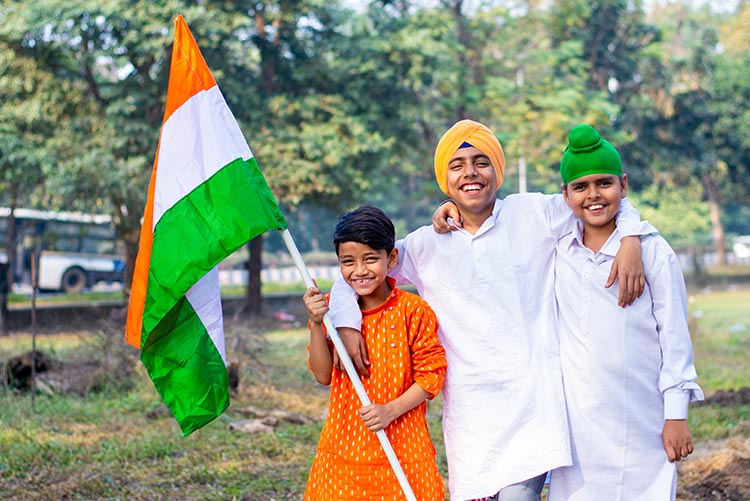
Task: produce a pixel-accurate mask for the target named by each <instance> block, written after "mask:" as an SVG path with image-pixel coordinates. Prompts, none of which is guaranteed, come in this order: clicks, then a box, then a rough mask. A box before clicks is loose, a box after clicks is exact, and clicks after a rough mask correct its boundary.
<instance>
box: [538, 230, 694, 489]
mask: <svg viewBox="0 0 750 501" xmlns="http://www.w3.org/2000/svg"><path fill="white" fill-rule="evenodd" d="M582 242H583V240H582V238H581V230H580V227H577V228H576V231H575V232H573V233H572V234H570V235H568V236H566V237H564V238H562V239H561V240H560V242H559V244H558V249H557V257H556V270H557V279H556V285H555V291H556V297H557V300H558V303H559V306H558V307H559V313H560V322H559V324H560V354H561V361H562V368H563V381H564V386H565V397H566V402H567V406H568V416H569V420H570V428H571V440H572V443H573V466H570V467H566V468H560V469H557V470H555V471H553V472H552V479H551V482H550V496H549V499H550V500H551V501H556V500H600V499H606V500H607V501H617V500H622V501H625V500H636V499H637V500H643V501H652V500H653V501H664V500H669V499H674V497H675V486H676V478H677V472H676V468H675V464H674V463H669V462H668V461H667V455H666V453H665V452H664V448H663V446H662V441H661V431H662V427H663V426H664V420H665V419H685V418H687V407H688V402H689V401H690V400H700V399H702V398H703V393H702V392H701V390H700V387H699V386H698V385H697V384H695V382H694V381H695V379H696V378H697V375H696V372H695V368H694V366H693V356H692V353H693V352H692V344H691V341H690V334H689V332H688V324H687V298H686V292H685V281H684V279H683V275H682V271H681V270H680V266H679V263H678V260H677V257H676V256H675V254H674V252H673V251H672V249H671V247H670V246H669V244H668V243H667V242H666V240H664V239H663V238H662V237H660V236H658V235H652V236H648V237H645V238H643V239H642V240H641V250H642V256H643V265H644V272H645V275H646V282H647V286H646V289H645V291H644V293H643V295H642V296H641V297H640V298H638V299H637V300H636V301H635V303H633V304H632V305H631V306H629V307H627V308H620V307H619V306H617V301H616V300H617V294H618V291H617V289H616V288H612V289H604V288H602V287H598V284H600V283H601V282H602V281H604V280H606V278H607V276H608V275H609V272H610V268H611V266H612V260H613V258H614V255H615V254H616V253H617V250H618V249H619V247H620V234H619V233H618V231H617V230H615V232H614V233H613V234H612V235H611V236H610V239H609V240H608V241H607V243H606V244H605V245H604V246H603V247H602V249H601V250H600V251H599V252H598V253H596V254H595V253H594V252H592V251H591V250H590V249H588V248H586V247H585V246H584V245H583V243H582Z"/></svg>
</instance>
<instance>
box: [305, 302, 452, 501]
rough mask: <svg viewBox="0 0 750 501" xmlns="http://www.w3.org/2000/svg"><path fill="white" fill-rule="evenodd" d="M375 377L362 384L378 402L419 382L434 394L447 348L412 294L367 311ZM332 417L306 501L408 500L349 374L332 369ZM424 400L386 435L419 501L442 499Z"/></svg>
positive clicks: (433, 319)
mask: <svg viewBox="0 0 750 501" xmlns="http://www.w3.org/2000/svg"><path fill="white" fill-rule="evenodd" d="M362 316H363V318H362V335H363V336H364V337H365V342H366V343H367V350H368V353H369V356H370V376H369V377H367V378H362V379H361V380H362V384H363V386H364V388H365V390H366V391H367V395H368V396H369V397H370V400H371V401H372V402H373V403H378V404H385V403H387V402H390V401H391V400H393V399H395V398H396V397H398V396H399V395H401V394H402V393H404V392H405V391H406V390H407V389H408V388H409V387H410V386H411V385H412V384H413V383H414V382H416V383H417V384H419V386H421V387H422V388H423V389H424V390H425V391H427V392H428V393H429V394H430V395H431V398H432V397H434V396H435V395H437V393H438V392H439V391H440V388H441V386H442V384H443V380H444V378H445V371H446V366H447V364H446V361H445V350H444V349H443V347H442V345H441V344H440V340H439V339H438V335H437V319H436V317H435V314H434V313H433V311H432V309H431V308H430V307H429V306H428V304H427V302H425V301H424V300H423V299H422V298H420V297H419V296H417V295H415V294H411V293H408V292H404V291H402V290H399V289H393V291H392V292H391V295H390V297H389V298H388V300H386V302H385V303H383V304H382V305H380V306H379V307H378V308H375V309H373V310H368V311H363V312H362ZM330 391H331V395H330V400H329V404H328V417H327V418H326V422H325V425H324V426H323V431H322V432H321V435H320V441H319V443H318V452H317V454H316V456H315V460H314V461H313V465H312V470H311V471H310V477H309V479H308V482H307V488H306V490H305V500H306V501H337V500H340V501H358V500H361V501H373V500H378V501H381V500H382V501H388V500H393V501H396V500H398V501H403V499H404V494H403V492H402V490H401V486H400V485H399V483H398V479H397V478H396V475H395V473H393V470H392V468H391V466H390V463H389V462H388V458H387V457H386V455H385V452H383V449H382V447H381V445H380V442H379V441H378V439H377V436H376V435H375V433H374V432H372V431H370V430H369V429H368V428H367V427H366V426H365V425H364V422H363V421H362V419H360V417H359V409H360V408H361V407H362V404H361V402H360V401H359V397H357V394H356V393H355V391H354V387H353V385H352V384H351V381H349V377H348V376H347V375H346V373H345V372H343V371H339V370H338V369H336V368H334V369H333V379H332V381H331V387H330ZM426 408H427V406H426V403H425V402H422V403H421V404H420V405H418V406H417V407H415V408H414V409H412V410H411V411H409V412H406V413H405V414H403V415H401V416H400V417H399V418H397V419H396V420H394V421H393V422H392V423H391V424H390V425H388V427H387V428H385V433H386V435H387V436H388V440H389V441H390V442H391V445H392V446H393V450H394V451H395V453H396V456H397V457H398V459H399V462H400V463H401V467H402V468H403V470H404V473H405V474H406V478H407V479H408V480H409V484H410V485H411V488H412V490H413V491H414V494H415V496H416V497H417V499H418V500H419V501H443V500H444V499H445V490H444V488H443V480H442V478H441V476H440V473H439V472H438V469H437V463H436V460H435V447H434V446H433V445H432V440H431V439H430V435H429V431H428V429H427V422H426V420H425V411H426Z"/></svg>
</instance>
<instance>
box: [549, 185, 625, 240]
mask: <svg viewBox="0 0 750 501" xmlns="http://www.w3.org/2000/svg"><path fill="white" fill-rule="evenodd" d="M627 191H628V177H627V174H623V175H622V181H620V178H619V177H618V176H615V175H613V174H591V175H589V176H583V177H579V178H578V179H575V180H573V181H571V182H569V183H568V184H567V186H566V187H564V188H563V196H564V197H565V202H566V203H567V204H568V206H569V207H570V208H571V210H572V211H573V213H574V214H575V215H576V216H577V217H578V218H579V219H580V220H581V221H583V224H584V227H589V228H608V227H610V226H611V228H612V230H614V227H615V217H616V216H617V211H618V210H619V208H620V200H622V199H623V198H625V196H626V195H627Z"/></svg>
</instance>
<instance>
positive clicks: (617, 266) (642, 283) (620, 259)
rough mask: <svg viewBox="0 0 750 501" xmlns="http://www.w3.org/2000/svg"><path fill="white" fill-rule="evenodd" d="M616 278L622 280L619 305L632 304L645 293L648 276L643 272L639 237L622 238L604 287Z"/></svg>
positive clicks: (609, 285)
mask: <svg viewBox="0 0 750 501" xmlns="http://www.w3.org/2000/svg"><path fill="white" fill-rule="evenodd" d="M615 278H616V279H617V280H618V281H619V282H620V293H619V295H618V297H617V304H618V305H619V306H621V307H623V308H624V307H626V306H630V305H631V304H633V301H635V300H636V299H638V298H639V297H641V294H643V289H644V288H645V287H646V278H645V275H644V273H643V261H642V260H641V240H640V238H639V237H637V236H629V237H624V238H623V239H622V242H621V244H620V250H619V251H618V252H617V255H616V256H615V260H614V261H613V262H612V270H611V271H610V272H609V277H608V278H607V283H606V284H604V287H607V288H609V287H611V286H612V284H614V283H615Z"/></svg>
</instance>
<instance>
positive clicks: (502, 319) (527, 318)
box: [330, 120, 651, 501]
mask: <svg viewBox="0 0 750 501" xmlns="http://www.w3.org/2000/svg"><path fill="white" fill-rule="evenodd" d="M504 167H505V157H504V155H503V150H502V147H501V146H500V143H499V142H498V141H497V138H496V137H495V135H494V134H493V133H492V132H491V131H490V130H489V129H488V128H487V127H486V126H484V125H482V124H479V123H477V122H473V121H470V120H462V121H460V122H458V123H457V124H455V125H454V126H453V127H451V129H450V130H448V131H447V132H446V133H445V135H444V136H443V137H442V138H441V140H440V142H439V144H438V147H437V151H436V153H435V174H436V178H437V181H438V184H439V185H440V187H441V189H442V190H443V191H444V192H445V193H446V194H448V195H449V196H450V197H452V198H453V199H454V200H455V203H456V204H457V206H458V209H460V211H461V216H462V217H463V227H462V228H460V229H458V230H457V231H452V232H447V233H442V234H441V233H437V232H435V231H434V230H433V228H432V227H431V226H424V227H422V228H419V229H417V230H415V231H413V232H412V233H410V234H409V235H407V236H406V238H405V239H403V240H400V241H398V242H397V243H396V247H397V248H398V249H399V261H398V264H397V266H396V268H394V269H393V270H392V273H391V276H392V277H393V278H395V279H396V280H397V283H411V284H414V285H415V286H416V288H417V291H418V292H419V294H420V296H421V297H422V298H424V299H426V300H427V302H428V303H429V304H430V306H431V307H432V309H433V310H434V311H435V313H436V315H437V318H438V322H439V325H440V328H439V332H438V334H439V335H440V339H441V341H442V343H443V346H444V348H445V350H446V358H447V361H448V372H447V375H446V379H445V383H444V386H443V399H444V400H443V401H444V406H443V432H444V437H445V450H446V457H447V461H448V474H449V481H448V484H449V488H450V497H451V499H455V500H475V499H483V498H491V499H502V500H513V501H521V500H523V501H530V500H538V499H539V493H540V491H541V489H542V487H543V485H544V479H545V476H546V473H547V472H548V471H550V470H552V469H554V468H558V467H561V466H565V465H569V464H571V452H570V443H569V433H568V425H567V418H566V411H565V403H564V397H563V395H564V393H563V387H562V375H561V369H560V358H559V344H558V340H557V335H556V330H557V311H556V307H555V301H554V296H553V295H554V260H553V258H554V249H555V245H556V243H557V241H558V240H559V239H560V238H561V237H562V236H563V235H565V234H566V233H568V232H570V229H571V228H572V227H573V226H574V225H575V218H574V216H573V215H572V213H571V211H570V209H569V208H568V207H567V206H566V205H565V202H564V200H563V198H562V196H560V195H556V196H547V195H542V194H539V193H536V194H524V195H511V196H509V197H507V198H505V199H504V200H498V199H497V198H496V191H497V188H498V187H499V186H500V185H501V184H502V181H503V177H504ZM624 206H625V207H624V210H623V211H622V212H623V215H621V216H620V221H619V222H620V223H621V224H622V226H623V227H624V231H625V234H632V235H635V234H641V233H643V232H650V231H651V229H650V227H648V228H645V229H641V224H640V221H639V217H638V214H637V212H636V211H634V210H633V209H632V208H631V207H629V204H627V203H625V204H624ZM451 209H452V210H454V211H455V207H454V206H453V205H452V204H446V206H444V208H443V210H445V211H450V210H451ZM454 216H455V219H456V220H458V214H457V213H455V214H454ZM626 226H630V228H625V227H626ZM632 240H635V243H634V247H635V252H634V253H633V254H634V256H631V257H632V259H631V261H634V262H635V263H636V266H635V267H636V268H637V264H638V263H639V262H640V254H639V249H638V247H639V246H638V242H637V238H634V239H632ZM631 250H632V249H631ZM638 278H639V277H638V276H637V273H636V277H635V280H633V279H632V277H631V278H629V279H628V280H629V281H633V282H634V283H636V284H637V283H638ZM620 280H621V282H623V281H624V280H625V279H624V278H623V277H622V276H620ZM635 295H637V290H636V288H634V292H633V296H635ZM330 307H331V311H330V314H331V318H332V320H333V322H334V325H336V326H337V327H352V328H359V326H360V323H361V319H360V318H359V316H358V312H359V308H358V307H357V303H356V296H355V295H354V294H353V291H352V290H351V288H349V287H348V286H346V284H345V283H343V281H340V280H339V281H337V282H336V283H335V284H334V287H333V290H332V292H331V304H330ZM384 335H387V332H386V333H384ZM342 337H343V338H344V342H345V344H347V348H348V350H347V351H349V354H350V355H352V358H353V359H355V360H357V359H360V360H363V361H364V360H366V357H365V356H363V354H364V353H365V351H364V347H363V346H362V345H358V344H357V339H356V338H351V337H349V336H348V335H346V334H344V335H343V336H342ZM386 431H387V429H386Z"/></svg>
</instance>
